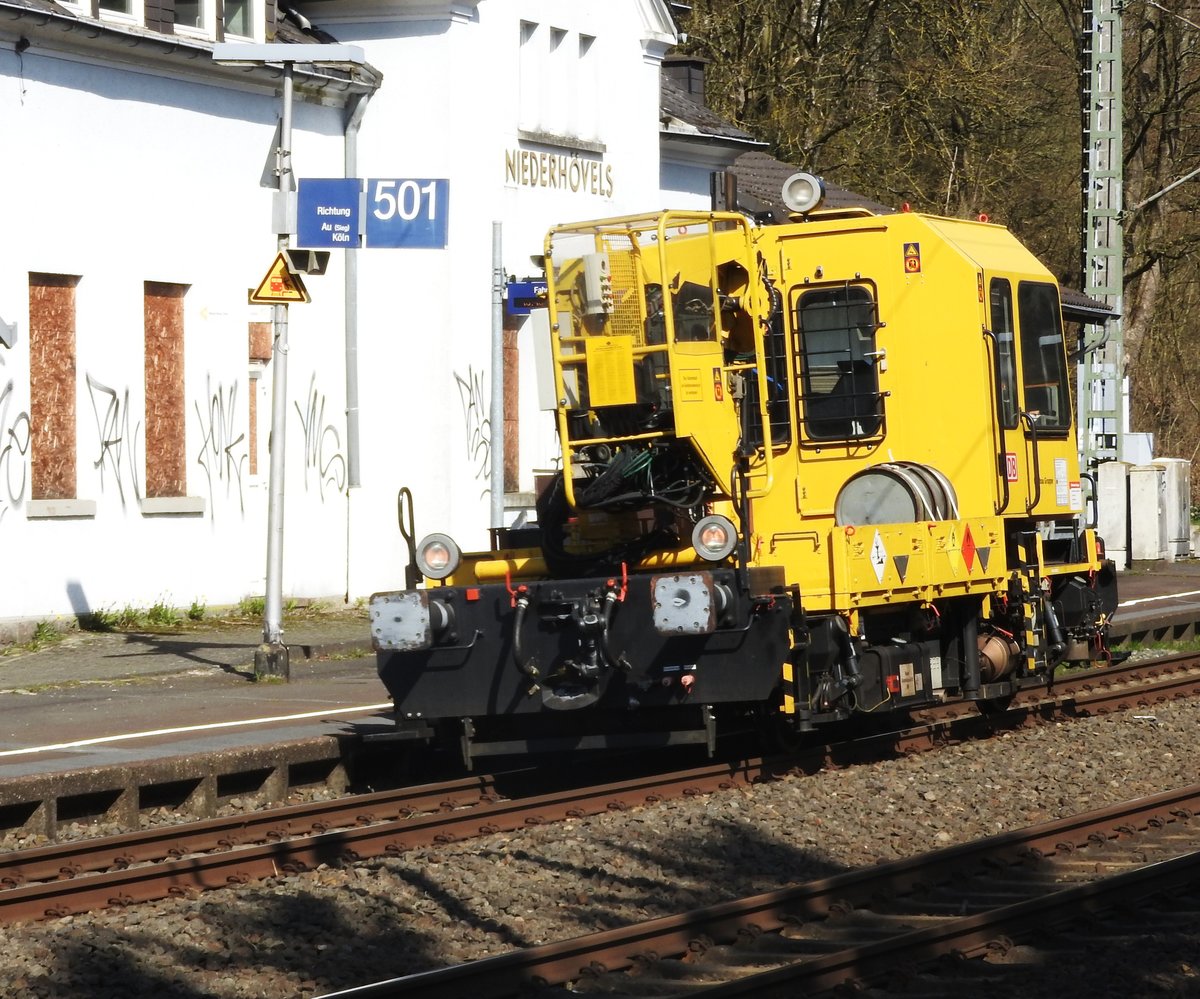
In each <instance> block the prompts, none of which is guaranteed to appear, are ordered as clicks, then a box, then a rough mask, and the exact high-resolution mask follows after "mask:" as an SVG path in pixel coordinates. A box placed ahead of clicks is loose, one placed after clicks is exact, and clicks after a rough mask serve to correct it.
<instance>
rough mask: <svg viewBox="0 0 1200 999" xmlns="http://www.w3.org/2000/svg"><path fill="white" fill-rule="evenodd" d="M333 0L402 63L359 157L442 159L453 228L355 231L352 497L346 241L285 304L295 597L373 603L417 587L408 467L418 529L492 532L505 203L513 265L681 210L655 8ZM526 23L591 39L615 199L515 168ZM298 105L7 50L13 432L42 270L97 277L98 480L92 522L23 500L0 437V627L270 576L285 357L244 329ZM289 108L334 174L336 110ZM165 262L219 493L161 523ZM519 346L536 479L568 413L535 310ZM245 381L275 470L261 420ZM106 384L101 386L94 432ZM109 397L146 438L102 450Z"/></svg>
mask: <svg viewBox="0 0 1200 999" xmlns="http://www.w3.org/2000/svg"><path fill="white" fill-rule="evenodd" d="M319 6H320V8H321V9H320V12H319V16H318V17H317V20H318V22H319V23H321V24H322V25H323V26H327V27H328V28H329V29H330V30H331V31H333V33H334V34H335V35H337V36H338V37H339V39H341V40H343V41H345V42H348V43H357V44H361V45H362V46H363V48H364V51H365V53H366V56H367V59H368V60H369V61H370V62H371V63H372V65H374V66H376V67H378V68H379V69H380V70H382V72H383V74H384V85H383V87H382V89H381V90H380V91H379V92H378V93H377V94H376V95H375V96H374V97H373V98H372V100H371V102H370V105H369V108H368V110H367V112H366V116H365V118H364V121H363V126H362V132H361V138H360V143H359V170H358V172H359V175H360V176H361V177H363V178H372V177H376V178H377V177H445V178H448V179H449V181H450V222H449V245H448V247H447V249H446V250H444V251H443V250H390V249H366V250H362V251H360V252H359V253H358V261H359V290H358V299H359V341H358V343H359V355H358V356H359V396H360V425H361V434H362V437H361V447H362V451H361V455H362V459H361V469H362V487H361V488H360V489H356V490H353V491H351V493H350V495H349V496H347V494H346V493H347V491H346V489H345V473H346V464H345V461H346V420H345V405H346V402H345V365H344V341H343V332H344V293H343V286H344V285H343V283H344V260H343V256H342V255H341V254H339V253H338V252H336V251H335V252H334V253H333V254H332V258H331V263H330V267H329V270H328V272H327V274H326V275H324V276H321V277H316V276H314V277H310V278H309V279H308V280H307V284H308V288H309V291H310V292H311V294H312V298H313V301H312V302H311V303H310V304H307V305H294V306H292V307H291V308H290V310H289V312H290V330H289V340H290V351H289V354H288V390H287V400H286V412H287V419H286V425H285V432H286V464H287V478H286V487H285V495H286V503H285V520H284V539H285V545H284V560H283V561H284V564H283V589H284V596H285V597H288V596H292V595H295V596H302V597H328V596H341V595H345V594H348V595H349V597H350V598H351V599H355V598H357V597H361V596H364V595H367V594H369V593H370V592H372V591H374V590H379V589H390V588H395V587H397V586H400V585H402V583H403V564H404V562H405V560H406V555H405V552H404V548H403V545H402V543H401V539H400V536H399V532H398V530H397V524H396V495H397V491H398V490H399V489H400V488H401V487H402V486H407V487H409V488H411V489H412V491H413V494H414V496H415V499H416V532H417V534H418V535H421V534H424V533H428V532H429V531H433V530H448V531H450V532H451V533H453V534H454V535H455V536H456V537H457V538H459V540H460V541H461V542H462V543H463V544H464V546H478V545H482V544H484V543H485V542H486V527H487V521H488V510H489V503H488V496H487V489H488V485H489V482H488V476H487V469H488V461H489V459H490V454H489V437H490V427H489V426H488V421H489V420H490V399H491V384H490V375H491V355H490V336H491V324H492V301H491V283H492V259H491V240H492V222H493V221H494V220H499V221H501V222H502V223H503V249H504V267H505V271H506V272H507V273H508V274H512V275H516V276H518V277H522V276H526V275H528V274H530V273H531V272H532V265H531V263H530V261H529V257H530V255H531V254H535V253H540V252H541V251H542V246H543V238H544V234H545V231H546V229H547V228H548V227H550V226H551V225H553V224H556V223H560V222H565V221H575V220H580V219H586V218H595V217H601V216H610V215H615V214H620V213H624V212H634V211H639V212H640V211H647V210H652V209H655V208H658V207H663V206H664V201H663V197H662V195H661V193H660V188H659V161H658V115H657V108H658V62H657V54H658V53H657V50H653V49H652V52H651V55H650V56H649V57H648V56H647V52H646V50H645V48H644V47H643V44H642V40H643V36H644V35H645V31H646V28H645V24H644V23H643V21H642V19H641V16H640V14H639V13H638V10H637V5H636V4H609V3H606V2H602V0H589V2H586V3H582V2H573V0H481V2H480V3H479V4H478V5H477V7H475V8H474V10H473V13H470V15H469V16H467V17H457V16H455V17H450V16H443V17H441V18H440V19H438V18H435V19H433V20H422V19H421V17H420V16H403V17H399V18H396V19H392V20H386V19H383V18H381V17H380V16H378V15H373V17H374V19H371V18H369V17H365V16H361V15H360V16H358V17H351V18H348V19H342V20H338V19H336V18H335V17H333V16H332V15H333V13H334V11H333V10H332V9H330V10H326V9H325V8H326V7H329V8H332V7H333V5H326V4H321V5H319ZM348 6H349V5H347V7H348ZM391 6H392V7H394V8H395V9H396V10H401V12H403V11H404V10H410V9H413V8H412V7H411V5H406V4H403V3H399V4H395V5H391ZM339 7H341V5H339ZM388 7H389V5H387V4H383V5H380V4H375V5H374V9H376V10H377V11H378V10H380V9H387V8H388ZM465 9H467V10H468V11H470V10H471V8H470V5H467V6H466V8H465ZM523 18H524V19H527V20H533V21H537V22H538V23H543V24H552V25H553V26H555V27H558V28H563V29H566V30H568V31H569V32H574V33H578V32H579V31H583V32H585V33H587V34H590V35H593V36H594V37H595V38H596V42H595V45H596V48H595V50H594V55H595V57H596V58H597V59H598V60H599V62H600V65H601V67H602V68H601V72H600V81H601V94H602V95H603V99H602V101H601V102H600V105H599V107H598V108H597V109H596V127H595V131H596V133H597V135H598V138H599V139H600V140H601V141H602V142H604V143H605V147H606V148H605V149H604V151H603V153H602V155H601V156H600V159H601V161H602V164H603V165H604V166H605V167H611V169H612V179H613V185H612V193H611V196H606V195H600V194H593V193H591V192H590V191H572V190H568V189H557V190H556V189H553V188H550V187H543V186H537V187H531V186H528V185H522V184H520V183H519V182H518V183H513V182H512V179H511V178H510V177H507V176H506V164H505V154H506V151H509V152H511V151H512V150H518V149H522V148H526V149H531V150H540V149H546V150H547V151H550V147H541V146H531V145H529V144H528V143H522V142H521V140H520V138H519V136H518V128H519V125H520V122H519V102H518V100H517V91H518V89H519V86H518V84H519V71H518V60H517V48H518V42H519V31H520V22H521V20H522V19H523ZM481 77H482V78H484V79H486V80H487V84H486V85H480V84H479V82H478V81H479V80H480V78H481ZM278 108H279V101H278V98H277V97H272V96H269V95H266V94H263V93H260V92H251V91H250V90H249V89H245V90H236V89H232V88H228V87H222V86H216V85H210V84H205V83H202V82H188V81H185V80H181V79H178V78H174V77H172V76H171V75H165V74H156V73H148V72H142V71H139V70H136V69H132V68H131V67H129V66H124V67H122V68H115V67H113V66H111V65H106V64H104V63H103V62H99V61H96V62H86V61H81V60H79V59H70V58H65V57H62V56H60V55H54V54H50V53H47V52H45V51H42V50H40V49H39V48H38V47H37V46H35V47H33V48H31V49H30V50H28V51H26V52H25V53H24V57H23V60H22V61H21V62H18V60H17V58H16V56H15V55H14V54H13V52H12V51H11V50H10V49H8V48H4V49H0V134H2V135H4V137H5V147H6V149H7V150H19V151H20V153H19V155H11V154H10V155H5V156H2V157H0V189H3V190H4V191H5V192H6V194H7V195H8V196H7V197H6V205H5V220H4V221H5V225H4V228H5V233H6V235H5V238H4V239H3V240H2V241H0V255H2V258H3V259H2V263H3V266H2V267H0V317H3V318H4V319H5V320H6V321H8V322H10V323H11V322H16V323H17V324H18V327H19V331H20V340H19V343H18V344H17V347H16V348H15V349H12V350H9V349H7V348H4V347H2V346H0V451H3V448H4V446H5V444H7V443H9V442H10V441H14V440H19V439H20V438H19V431H20V429H21V426H20V417H21V414H23V413H28V411H29V408H30V400H29V374H28V372H29V357H28V345H29V341H28V273H29V272H30V271H47V272H50V273H65V274H79V275H81V276H82V279H81V281H80V283H79V286H78V289H77V298H76V304H77V323H76V328H77V383H78V387H77V401H76V404H77V425H78V454H77V483H78V488H77V495H78V497H79V498H80V499H85V500H87V499H90V500H94V501H95V502H96V513H95V516H94V517H91V518H85V519H72V520H62V519H53V520H30V519H28V517H27V512H28V502H29V498H30V497H29V459H28V455H27V454H20V453H19V449H18V450H16V451H14V450H13V449H12V448H10V450H9V452H8V454H7V456H5V457H0V566H2V567H3V570H2V571H0V621H2V620H4V619H21V618H43V617H48V616H52V615H56V614H68V613H71V612H81V611H86V610H100V609H120V608H123V607H126V606H132V607H146V606H149V605H151V604H153V603H156V602H158V601H164V602H167V603H171V604H173V605H176V606H183V607H186V606H187V605H189V604H190V603H191V602H192V601H193V600H196V601H199V602H202V603H206V604H208V605H218V604H227V603H235V602H237V601H238V600H239V599H241V598H242V597H244V596H247V595H252V594H261V593H262V592H263V585H264V568H265V542H266V503H267V471H268V468H269V460H270V459H269V453H268V447H267V445H268V432H269V430H270V424H271V412H272V407H271V395H272V386H273V374H274V372H273V370H272V368H273V364H268V365H267V366H266V367H265V368H264V369H263V370H262V372H261V375H262V377H261V380H252V379H250V377H249V369H250V364H249V362H248V349H247V324H248V322H250V321H252V320H266V319H268V318H269V310H267V309H265V308H263V307H261V306H251V305H248V304H247V302H246V294H247V290H248V289H249V288H251V287H253V286H255V285H256V284H257V283H258V282H259V281H260V280H261V279H262V277H263V276H264V274H265V273H266V270H267V268H268V267H269V265H270V264H271V262H272V260H273V259H274V255H275V249H276V240H275V235H274V233H273V232H272V230H271V192H270V191H268V190H265V189H263V188H261V187H260V186H259V178H260V176H261V174H262V170H263V166H264V163H265V162H266V161H267V158H268V155H269V152H270V146H271V139H272V132H273V128H274V124H275V120H276V115H277V114H278ZM294 110H295V119H294V123H293V124H294V133H293V163H294V167H295V172H296V175H297V176H298V177H300V178H305V177H337V176H341V174H342V172H343V142H342V112H341V111H340V110H339V109H334V108H322V107H315V106H312V105H308V104H304V103H301V102H299V101H297V102H296V104H295V107H294ZM569 128H570V126H568V130H569ZM559 151H561V150H559ZM568 152H569V151H568ZM581 155H582V156H583V157H584V158H585V159H594V158H596V154H594V153H582V154H581ZM12 192H17V195H16V196H12ZM147 280H153V281H167V282H178V283H184V284H187V285H189V286H190V290H189V292H188V294H187V298H186V306H185V307H186V328H185V340H186V392H185V397H186V403H185V406H186V412H187V417H186V419H187V430H186V435H187V439H186V449H187V460H186V469H187V478H188V493H189V495H191V496H196V497H202V498H203V499H204V501H205V502H204V512H203V514H202V515H196V516H178V515H171V516H155V517H146V516H143V515H142V513H141V512H140V508H139V503H138V496H139V494H140V492H141V491H142V484H143V483H144V481H145V464H144V463H145V458H144V433H139V430H141V429H142V428H143V427H144V405H145V400H144V381H143V379H144V374H143V313H142V308H143V300H142V294H143V282H144V281H147ZM518 341H519V344H520V348H521V354H522V357H521V382H522V390H521V418H522V428H521V472H522V480H521V487H522V488H523V489H526V490H529V489H532V486H533V482H532V471H533V469H535V468H539V467H547V466H548V465H550V464H551V463H552V462H553V459H554V457H555V455H556V453H557V443H556V440H555V436H554V430H553V424H552V423H551V421H550V417H549V416H548V415H547V414H542V413H540V412H538V411H537V409H536V389H535V383H534V374H533V369H532V348H531V344H530V341H529V332H528V329H525V330H522V331H521V333H520V334H519V335H518ZM89 376H90V377H91V378H92V379H93V384H92V387H91V388H89V382H88V377H89ZM97 386H102V387H97ZM105 389H111V390H112V392H113V393H115V396H114V395H111V394H109V393H107V392H106V391H105ZM251 392H254V393H255V394H256V395H257V398H258V402H259V406H258V421H259V422H258V435H257V438H258V460H259V466H258V474H257V475H255V476H251V475H250V474H249V468H248V454H249V447H250V443H249V441H248V439H247V438H246V437H245V436H244V435H245V434H246V433H247V432H248V416H247V413H248V398H249V395H250V393H251ZM93 398H96V399H98V403H97V405H101V404H102V405H103V406H104V407H106V408H104V409H103V410H102V411H101V413H100V425H99V426H97V417H96V416H95V415H94V410H93V401H92V400H93ZM110 403H111V404H112V405H115V406H116V407H117V408H116V409H114V410H113V413H112V414H111V415H112V417H113V418H115V420H116V426H118V427H121V428H124V427H125V426H126V420H127V421H128V427H129V433H128V434H125V433H124V431H122V435H121V444H120V446H119V448H118V447H116V446H112V445H110V447H109V448H108V450H107V451H104V450H103V449H102V444H101V441H102V438H107V439H110V440H111V439H112V434H111V433H109V434H107V435H105V434H104V433H103V427H104V422H105V419H106V418H108V417H109V411H108V409H107V407H108V406H109V405H110ZM14 428H15V429H16V431H18V437H17V438H14V437H12V436H10V435H9V433H8V432H9V431H10V430H13V429H14ZM24 437H25V440H26V441H27V440H28V430H27V428H26V429H25V434H24ZM26 450H27V448H26ZM102 454H103V455H104V459H103V460H101V461H100V462H99V464H97V460H98V458H100V457H101V455H102Z"/></svg>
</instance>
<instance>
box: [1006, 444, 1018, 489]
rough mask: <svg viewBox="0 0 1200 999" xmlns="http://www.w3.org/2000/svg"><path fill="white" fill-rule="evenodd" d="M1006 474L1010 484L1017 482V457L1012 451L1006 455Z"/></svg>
mask: <svg viewBox="0 0 1200 999" xmlns="http://www.w3.org/2000/svg"><path fill="white" fill-rule="evenodd" d="M1004 474H1005V477H1006V478H1007V479H1008V481H1009V482H1016V481H1017V479H1018V474H1017V456H1016V454H1014V453H1013V452H1012V451H1006V452H1005V453H1004Z"/></svg>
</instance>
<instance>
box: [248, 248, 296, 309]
mask: <svg viewBox="0 0 1200 999" xmlns="http://www.w3.org/2000/svg"><path fill="white" fill-rule="evenodd" d="M309 300H310V299H309V297H308V289H307V288H305V287H304V282H303V281H301V280H300V275H299V274H293V273H292V272H291V271H290V270H288V265H287V258H286V257H285V256H284V255H283V254H282V253H280V254H279V255H278V256H277V257H276V258H275V263H273V264H272V265H271V269H270V270H269V271H267V276H266V277H265V278H263V279H262V281H261V282H260V284H259V286H258V288H257V289H256V290H254V291H252V292H251V293H250V301H251V302H253V303H254V304H255V305H287V304H289V303H291V302H307V301H309Z"/></svg>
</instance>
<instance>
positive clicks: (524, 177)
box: [504, 149, 613, 198]
mask: <svg viewBox="0 0 1200 999" xmlns="http://www.w3.org/2000/svg"><path fill="white" fill-rule="evenodd" d="M504 182H505V183H506V184H516V185H517V186H519V187H549V188H552V189H555V190H559V191H576V192H578V193H581V194H595V195H597V196H599V197H601V198H611V197H612V193H613V168H612V165H611V164H607V163H602V162H601V161H600V160H598V159H596V160H593V159H585V158H584V157H582V156H579V155H578V154H571V155H567V154H565V153H539V152H533V151H531V150H528V149H506V150H505V151H504Z"/></svg>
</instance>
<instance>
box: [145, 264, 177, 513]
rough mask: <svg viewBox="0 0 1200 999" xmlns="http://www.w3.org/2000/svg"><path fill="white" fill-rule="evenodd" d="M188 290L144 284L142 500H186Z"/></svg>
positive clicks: (170, 285)
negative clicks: (185, 317) (185, 322)
mask: <svg viewBox="0 0 1200 999" xmlns="http://www.w3.org/2000/svg"><path fill="white" fill-rule="evenodd" d="M186 292H187V286H186V285H181V284H163V283H160V282H157V281H147V282H146V284H145V292H144V302H145V316H146V495H147V496H148V497H161V496H184V495H186V493H187V489H186V486H187V482H186V476H185V474H184V466H185V460H186V455H185V452H184V444H185V431H186V425H185V416H186V414H185V412H184V399H183V298H184V295H185V294H186Z"/></svg>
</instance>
